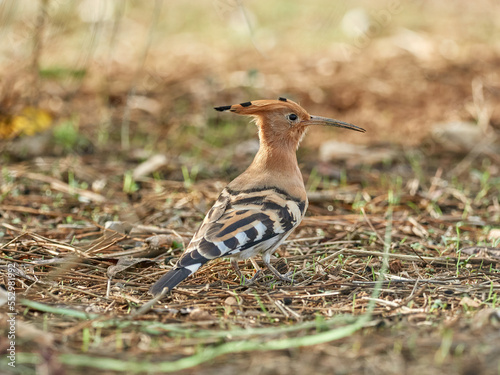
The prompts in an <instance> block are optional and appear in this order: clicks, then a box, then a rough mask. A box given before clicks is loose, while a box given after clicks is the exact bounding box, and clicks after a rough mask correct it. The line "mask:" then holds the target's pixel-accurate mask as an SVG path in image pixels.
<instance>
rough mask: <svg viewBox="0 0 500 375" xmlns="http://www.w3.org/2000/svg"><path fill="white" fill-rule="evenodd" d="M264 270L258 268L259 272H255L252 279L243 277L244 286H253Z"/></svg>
mask: <svg viewBox="0 0 500 375" xmlns="http://www.w3.org/2000/svg"><path fill="white" fill-rule="evenodd" d="M261 272H262V270H257V272H255V275H253V276H252V278H251V279H247V278H246V277H243V278H242V280H241V281H242V284H243V285H244V286H252V285H254V284H255V282H256V281H257V279H258V278H259V276H260V274H261Z"/></svg>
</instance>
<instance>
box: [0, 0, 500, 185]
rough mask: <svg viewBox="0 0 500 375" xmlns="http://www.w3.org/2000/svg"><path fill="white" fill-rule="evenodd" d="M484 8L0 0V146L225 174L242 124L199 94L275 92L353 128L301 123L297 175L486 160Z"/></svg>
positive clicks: (489, 150)
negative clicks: (429, 160)
mask: <svg viewBox="0 0 500 375" xmlns="http://www.w3.org/2000/svg"><path fill="white" fill-rule="evenodd" d="M498 14H500V3H499V2H498V1H495V0H479V1H475V2H470V1H465V0H457V1H453V2H435V1H426V0H415V1H403V0H387V1H386V0H376V1H373V0H371V1H345V0H337V1H332V0H318V1H313V2H311V1H307V2H306V1H298V2H289V1H273V2H271V3H270V2H269V1H265V0H250V1H243V0H211V1H202V2H196V3H192V2H186V1H180V0H169V1H160V0H158V1H150V2H141V1H119V0H115V1H113V0H84V1H66V0H40V1H33V0H25V1H21V0H19V1H5V0H4V1H1V2H0V38H1V40H2V43H0V71H1V79H0V139H1V141H0V142H1V143H0V150H1V153H2V155H1V162H2V164H3V165H6V164H9V163H13V162H17V161H22V160H34V158H37V157H44V158H61V157H67V156H68V155H69V156H70V157H71V158H74V157H76V158H77V159H71V158H70V159H69V160H70V162H69V163H70V164H73V165H75V164H74V163H77V164H78V163H81V164H82V165H84V166H85V165H88V166H94V167H95V166H97V165H101V164H102V163H103V162H105V163H107V162H112V161H116V160H118V161H119V162H120V163H122V162H125V163H129V164H126V167H125V168H126V169H130V170H132V169H133V168H135V167H134V166H135V165H138V164H139V163H141V162H144V161H146V160H149V159H150V158H151V157H153V156H155V155H162V157H158V156H157V157H156V159H155V163H156V164H155V163H153V165H152V166H150V167H149V169H147V170H146V172H144V174H146V175H147V174H149V173H152V172H155V173H158V174H157V176H158V177H159V178H168V179H173V180H177V179H178V180H185V179H186V174H188V175H189V176H190V178H191V177H196V178H200V177H202V178H203V177H212V176H215V177H217V178H221V179H224V180H228V179H230V178H232V177H234V176H235V175H237V174H238V173H239V172H241V170H242V169H244V168H245V166H246V165H248V164H249V163H250V161H251V160H252V157H253V154H254V153H255V151H256V149H257V147H258V143H257V139H256V135H255V133H256V129H255V127H254V126H253V125H251V124H249V123H248V119H245V118H240V117H237V116H234V115H231V114H218V113H217V112H215V111H214V110H213V109H212V108H213V107H214V106H219V105H229V104H234V103H239V102H243V101H248V100H254V99H263V98H266V99H267V98H271V99H272V98H277V97H278V96H285V97H289V98H291V99H293V100H295V101H297V102H299V103H300V104H301V105H303V106H304V107H305V108H306V109H307V110H308V111H309V112H310V113H312V114H317V115H323V116H329V117H333V118H337V119H340V120H344V121H348V122H351V123H354V124H356V125H358V126H361V127H364V128H365V129H366V130H367V133H366V134H356V133H354V132H347V131H341V130H333V129H320V128H316V129H312V130H311V131H310V132H309V134H308V135H307V137H306V138H305V140H304V142H303V145H302V148H301V150H300V151H299V153H300V154H299V159H300V160H301V162H302V163H303V168H304V170H305V173H306V175H307V174H309V173H310V172H311V171H313V172H314V173H318V174H320V175H331V176H333V177H335V178H340V177H341V175H342V171H341V170H337V169H336V168H337V167H335V165H337V164H336V163H340V165H342V166H343V167H342V168H344V167H346V168H347V169H349V168H352V167H353V166H356V165H360V164H363V165H369V166H376V165H380V163H382V165H387V164H388V163H389V164H390V163H393V162H398V161H404V162H405V163H410V162H411V160H409V157H408V155H409V153H412V152H413V153H414V154H413V155H415V153H416V154H418V155H420V156H419V157H421V158H425V157H427V156H429V155H430V156H432V155H441V154H442V153H451V154H452V155H454V156H457V154H458V155H462V156H464V157H465V156H466V155H469V154H470V153H471V152H472V153H473V154H474V155H478V154H482V155H488V158H489V159H490V160H491V161H492V162H493V164H494V163H496V162H498V161H499V156H498V136H497V135H498V132H499V131H500V106H499V102H500V100H499V99H500V38H499V36H500V23H499V22H498ZM461 158H462V157H461V156H459V158H458V159H456V158H452V160H453V161H450V163H452V164H453V163H456V162H459V161H460V160H462V159H461ZM410 159H411V158H410ZM44 160H45V161H47V160H49V161H50V160H52V161H53V159H44ZM57 160H61V159H57ZM75 160H76V161H75ZM77 164H76V165H77ZM450 165H451V164H450ZM107 168H111V169H113V168H114V167H113V165H111V164H107ZM332 168H333V170H332ZM77 173H81V171H77ZM117 174H123V171H119V172H118V171H117ZM139 176H140V173H139V174H138V175H135V177H139ZM81 178H82V179H85V178H86V177H85V176H81ZM90 180H92V179H90ZM94 189H98V187H94Z"/></svg>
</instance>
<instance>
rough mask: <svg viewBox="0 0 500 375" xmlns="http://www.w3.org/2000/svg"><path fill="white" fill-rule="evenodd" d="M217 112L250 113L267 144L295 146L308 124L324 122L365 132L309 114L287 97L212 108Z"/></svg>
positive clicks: (355, 127) (346, 124)
mask: <svg viewBox="0 0 500 375" xmlns="http://www.w3.org/2000/svg"><path fill="white" fill-rule="evenodd" d="M214 109H215V110H216V111H220V112H223V111H229V112H234V113H237V114H239V115H247V116H252V117H253V118H254V119H255V122H256V124H257V126H258V127H259V137H260V140H261V142H263V143H265V144H266V145H269V146H272V145H277V146H279V147H282V146H285V145H287V146H290V147H293V148H297V147H298V145H299V143H300V140H301V139H302V137H303V135H304V133H305V131H306V129H307V128H308V127H309V126H311V125H326V126H335V127H339V128H346V129H351V130H356V131H359V132H365V130H364V129H362V128H360V127H358V126H356V125H352V124H349V123H347V122H343V121H339V120H334V119H330V118H326V117H321V116H312V115H310V114H309V113H307V111H306V110H305V109H304V108H302V107H301V106H300V105H298V104H297V103H295V102H293V101H291V100H290V99H285V98H279V99H278V100H254V101H251V102H246V103H240V104H234V105H228V106H222V107H215V108H214Z"/></svg>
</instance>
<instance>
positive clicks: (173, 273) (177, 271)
mask: <svg viewBox="0 0 500 375" xmlns="http://www.w3.org/2000/svg"><path fill="white" fill-rule="evenodd" d="M192 273H194V271H191V270H190V269H189V268H185V267H181V268H173V269H171V270H170V271H168V272H167V273H166V274H165V275H163V276H162V277H161V278H160V279H159V280H158V281H157V282H155V283H154V284H153V285H151V288H149V292H150V293H151V294H153V295H154V296H156V295H158V294H160V293H161V292H162V291H163V289H165V288H168V290H169V291H170V290H172V289H173V288H175V287H176V286H177V285H178V284H179V283H181V282H182V281H183V280H184V279H186V278H187V277H188V276H189V275H191V274H192Z"/></svg>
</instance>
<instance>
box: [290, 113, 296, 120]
mask: <svg viewBox="0 0 500 375" xmlns="http://www.w3.org/2000/svg"><path fill="white" fill-rule="evenodd" d="M288 119H289V120H290V121H295V120H297V119H298V117H297V115H296V114H295V113H290V114H289V115H288Z"/></svg>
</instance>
